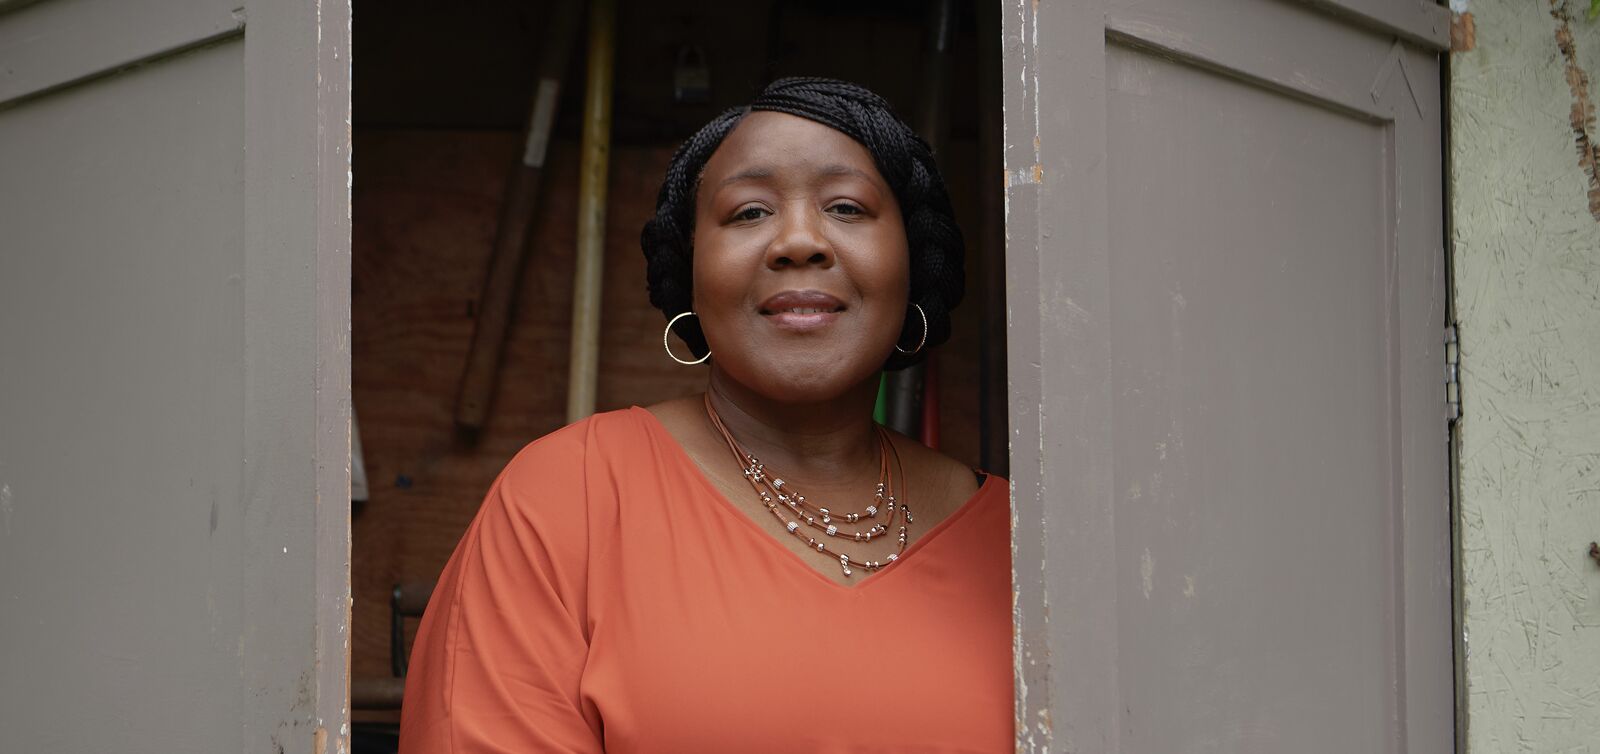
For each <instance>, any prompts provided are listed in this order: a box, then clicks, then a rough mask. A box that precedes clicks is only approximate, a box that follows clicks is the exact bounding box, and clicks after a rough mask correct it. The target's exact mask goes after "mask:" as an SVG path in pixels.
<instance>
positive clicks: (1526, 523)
mask: <svg viewBox="0 0 1600 754" xmlns="http://www.w3.org/2000/svg"><path fill="white" fill-rule="evenodd" d="M1462 5H1463V6H1464V5H1465V3H1464V2H1463V3H1462ZM1452 7H1454V3H1452ZM1587 7H1588V3H1587V2H1582V3H1580V2H1576V1H1572V2H1569V3H1567V5H1566V6H1565V8H1562V7H1561V6H1559V5H1558V6H1557V10H1558V11H1563V10H1564V13H1565V15H1566V16H1567V17H1568V18H1570V22H1569V23H1568V24H1567V26H1568V28H1569V29H1570V30H1571V33H1572V35H1573V43H1574V44H1573V46H1574V47H1575V48H1576V55H1575V62H1576V64H1577V67H1578V68H1580V69H1582V70H1583V71H1585V72H1587V75H1588V77H1589V82H1588V83H1589V94H1590V98H1591V100H1592V99H1593V98H1594V97H1595V96H1596V94H1597V93H1596V92H1595V91H1594V89H1595V86H1594V84H1595V81H1594V74H1595V73H1596V72H1600V22H1593V21H1589V20H1587V19H1586V18H1585V13H1586V11H1587ZM1472 13H1473V16H1474V17H1475V20H1476V25H1477V35H1476V48H1475V49H1473V50H1470V51H1466V52H1459V53H1455V54H1454V55H1453V58H1452V76H1451V89H1450V91H1451V118H1450V127H1451V141H1452V146H1451V160H1452V175H1451V190H1452V199H1451V201H1452V207H1453V219H1454V222H1453V241H1454V250H1453V254H1454V264H1455V282H1456V306H1457V318H1458V320H1459V322H1460V324H1461V354H1462V355H1461V362H1462V372H1461V384H1462V401H1463V408H1464V412H1463V413H1464V415H1463V419H1462V422H1461V425H1460V431H1461V447H1460V466H1461V476H1460V502H1459V505H1460V515H1461V525H1462V535H1461V536H1462V574H1463V579H1462V581H1463V583H1462V598H1463V605H1462V611H1463V622H1464V626H1463V630H1464V632H1465V633H1466V634H1467V635H1469V636H1470V637H1471V639H1472V642H1471V646H1470V651H1469V652H1468V655H1467V659H1466V667H1465V679H1466V694H1467V700H1466V707H1467V749H1468V751H1470V752H1473V753H1474V754H1476V753H1480V752H1482V753H1488V752H1523V751H1528V752H1534V751H1538V752H1544V751H1550V752H1556V751H1561V752H1566V751H1573V752H1577V751H1600V748H1596V747H1600V566H1597V564H1596V563H1595V562H1594V561H1593V560H1592V559H1590V557H1589V556H1588V549H1589V543H1590V542H1591V541H1594V540H1597V539H1600V221H1597V220H1596V218H1595V217H1594V216H1592V215H1591V214H1590V212H1589V211H1588V198H1587V192H1588V190H1589V185H1588V180H1589V179H1588V176H1587V175H1586V174H1585V172H1584V169H1583V168H1582V166H1581V165H1580V164H1579V149H1578V144H1577V141H1576V133H1575V131H1574V124H1573V120H1572V112H1573V103H1574V99H1575V97H1574V92H1573V87H1571V86H1569V78H1568V77H1569V74H1570V73H1571V72H1570V71H1569V69H1568V64H1567V61H1566V60H1565V59H1564V57H1563V54H1562V52H1561V51H1560V50H1559V49H1558V48H1557V37H1556V33H1557V30H1558V28H1559V27H1560V26H1561V20H1560V19H1559V18H1557V15H1559V13H1558V14H1556V15H1553V14H1552V5H1551V4H1550V1H1549V0H1537V1H1536V2H1527V1H1526V0H1522V1H1521V2H1510V1H1509V0H1494V1H1493V2H1490V1H1488V0H1478V1H1477V2H1474V3H1472Z"/></svg>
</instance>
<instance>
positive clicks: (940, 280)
mask: <svg viewBox="0 0 1600 754" xmlns="http://www.w3.org/2000/svg"><path fill="white" fill-rule="evenodd" d="M754 110H769V111H774V112H780V113H788V114H789V115H796V116H799V117H801V118H805V119H807V120H812V121H816V122H818V123H821V124H823V125H825V126H828V127H829V128H832V129H834V130H836V131H839V132H841V133H843V134H845V135H846V136H849V137H850V138H852V139H855V140H856V141H857V142H860V144H861V145H862V146H864V147H866V148H867V151H868V152H869V153H871V154H872V160H873V162H874V163H875V164H876V166H877V168H878V172H879V174H881V175H882V176H883V179H884V181H885V182H887V183H888V184H889V189H890V190H891V191H892V192H894V197H895V200H896V201H897V202H898V203H899V204H900V213H901V218H902V220H903V221H904V223H905V230H906V242H907V248H908V249H909V251H910V255H911V259H910V262H911V265H910V267H911V294H910V302H911V303H915V304H918V305H920V306H921V307H922V311H923V312H924V313H925V314H926V315H927V318H928V324H927V328H928V329H927V347H932V346H937V345H939V344H940V343H943V342H944V341H945V340H947V339H948V338H949V337H950V311H951V310H952V309H954V308H955V307H956V305H957V304H959V303H960V302H961V296H962V293H963V288H964V287H965V277H964V272H963V270H962V256H963V253H964V248H963V245H962V241H961V230H960V229H959V228H957V227H956V222H955V216H954V213H953V212H952V211H951V208H950V197H949V195H948V194H947V193H946V192H945V187H944V179H943V178H941V177H940V175H939V168H938V166H937V165H936V164H935V163H934V159H933V151H932V150H931V149H930V148H929V147H928V143H927V142H925V141H923V140H922V139H921V138H920V137H918V136H917V134H916V132H915V131H913V130H912V129H911V127H910V126H907V125H906V124H905V122H904V121H902V120H900V119H899V118H898V117H896V116H895V114H894V112H893V111H892V110H891V109H890V107H889V103H888V101H886V100H884V98H882V97H880V96H878V95H877V94H874V93H873V92H871V91H869V90H868V89H866V88H864V87H861V86H857V85H855V84H851V83H847V82H844V81H838V80H835V79H826V78H786V79H779V80H777V81H774V82H772V83H771V84H768V85H767V87H766V88H765V89H763V90H762V91H761V93H760V94H759V95H757V96H756V98H755V101H754V102H751V103H750V105H749V106H748V107H744V108H735V109H732V110H728V111H725V112H723V113H722V114H721V115H718V116H717V117H715V118H713V119H712V120H711V122H710V123H707V124H706V125H705V126H704V127H702V128H701V129H700V130H699V131H697V132H696V133H695V134H694V135H693V136H691V137H689V140H688V141H685V142H684V143H683V144H682V145H681V146H679V147H678V150H677V152H675V153H674V154H673V155H672V162H671V163H670V164H669V165H668V167H667V175H666V179H665V180H663V181H662V183H661V192H660V194H659V195H658V196H657V197H656V212H655V216H654V217H652V218H651V219H650V220H649V221H648V222H646V223H645V225H644V232H643V233H642V234H641V235H640V239H639V243H640V245H641V246H642V247H643V248H644V257H645V262H646V267H647V276H648V279H649V286H650V303H651V304H653V305H654V306H655V307H656V308H658V309H660V310H661V311H662V313H663V314H665V315H666V316H667V317H668V318H671V317H673V316H676V315H678V314H681V313H683V312H686V311H689V310H690V308H691V307H692V305H693V296H694V262H693V259H694V218H695V196H696V193H697V191H698V189H699V183H700V173H701V172H702V171H703V170H704V168H705V164H706V162H707V161H708V160H710V159H711V154H712V153H713V152H715V151H716V150H717V147H718V146H719V145H721V144H722V141H723V139H725V138H727V136H728V134H729V133H732V131H733V129H734V127H735V126H737V125H738V124H739V121H740V119H742V118H743V117H744V115H745V114H746V113H749V112H751V111H754ZM906 314H907V317H906V322H905V324H904V327H903V329H902V330H901V335H900V340H899V342H900V343H903V344H905V345H904V346H903V347H904V348H912V347H913V346H914V344H915V343H916V342H917V341H918V339H919V337H920V336H921V334H922V327H923V325H922V318H921V317H919V316H917V315H916V314H915V313H914V312H912V310H911V309H910V307H907V310H906ZM673 329H674V330H675V331H676V332H677V333H678V335H679V336H680V337H682V338H683V340H684V342H685V343H686V344H688V346H689V348H690V350H691V351H693V352H694V355H695V356H696V357H700V356H704V355H705V353H706V350H707V346H706V341H705V334H704V333H703V332H702V331H701V330H700V323H699V318H698V317H692V318H690V320H689V321H686V322H682V323H680V324H679V325H678V326H676V327H674V328H673ZM924 353H926V350H925V349H924V350H922V351H919V352H917V353H916V354H912V355H906V354H902V353H900V352H899V351H894V352H892V353H891V354H890V356H889V359H888V361H887V362H886V363H885V364H884V368H885V369H891V370H893V369H904V368H905V367H908V366H910V365H912V364H915V363H917V362H918V361H921V360H922V356H923V354H924Z"/></svg>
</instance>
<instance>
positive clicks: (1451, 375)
mask: <svg viewBox="0 0 1600 754" xmlns="http://www.w3.org/2000/svg"><path fill="white" fill-rule="evenodd" d="M1460 374H1461V346H1460V344H1459V343H1458V342H1457V341H1456V326H1455V325H1450V326H1448V327H1446V328H1445V329H1444V399H1445V403H1446V412H1447V416H1449V422H1450V423H1451V424H1455V423H1456V422H1457V421H1458V420H1460V419H1461V381H1460V380H1459V379H1458V376H1459V375H1460Z"/></svg>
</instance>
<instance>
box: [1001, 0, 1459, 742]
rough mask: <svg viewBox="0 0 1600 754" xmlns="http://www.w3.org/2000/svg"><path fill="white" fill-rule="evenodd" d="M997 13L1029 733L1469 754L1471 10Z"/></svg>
mask: <svg viewBox="0 0 1600 754" xmlns="http://www.w3.org/2000/svg"><path fill="white" fill-rule="evenodd" d="M1004 16H1005V18H1004V35H1005V39H1004V44H1005V122H1006V131H1007V136H1006V147H1005V148H1006V183H1007V188H1006V194H1007V202H1008V204H1007V207H1008V210H1007V217H1006V226H1007V232H1008V239H1009V241H1008V247H1007V265H1008V273H1007V274H1008V282H1009V287H1010V290H1009V294H1010V298H1009V300H1010V302H1011V304H1010V306H1011V325H1012V327H1011V330H1010V337H1009V349H1010V361H1009V366H1010V379H1011V389H1012V393H1011V411H1012V416H1011V426H1012V429H1013V436H1012V463H1011V469H1012V475H1013V484H1014V498H1013V505H1014V506H1015V512H1016V519H1015V520H1016V524H1015V531H1014V544H1015V549H1016V563H1015V565H1016V579H1015V583H1016V588H1017V621H1018V633H1017V644H1016V650H1017V669H1018V685H1017V697H1018V706H1017V723H1018V739H1019V750H1022V751H1039V752H1043V751H1051V752H1055V751H1070V752H1282V751H1295V752H1354V751H1360V752H1443V751H1448V750H1450V748H1451V746H1452V717H1453V709H1454V697H1453V689H1452V668H1451V660H1452V638H1451V617H1450V616H1451V613H1450V605H1451V602H1450V600H1451V597H1450V595H1451V590H1450V535H1449V531H1450V529H1449V496H1448V483H1447V479H1448V468H1447V465H1446V452H1445V451H1446V440H1447V438H1446V422H1447V418H1446V403H1445V396H1444V384H1443V379H1444V356H1443V333H1444V326H1445V308H1444V303H1445V289H1444V263H1445V255H1444V248H1443V214H1442V213H1443V210H1442V204H1441V196H1440V193H1441V164H1440V161H1441V157H1440V153H1441V150H1440V140H1441V128H1442V126H1441V115H1442V113H1441V107H1440V94H1439V86H1438V82H1439V69H1438V52H1439V50H1441V49H1442V48H1443V47H1444V46H1445V44H1446V41H1447V33H1448V19H1447V14H1446V13H1445V12H1444V11H1443V10H1442V9H1440V8H1439V7H1437V6H1435V5H1432V4H1429V3H1424V2H1420V1H1419V0H1394V1H1393V2H1380V1H1379V0H1319V1H1317V2H1303V3H1302V2H1287V1H1284V0H1082V1H1080V2H1073V3H1012V4H1007V6H1006V10H1005V11H1004Z"/></svg>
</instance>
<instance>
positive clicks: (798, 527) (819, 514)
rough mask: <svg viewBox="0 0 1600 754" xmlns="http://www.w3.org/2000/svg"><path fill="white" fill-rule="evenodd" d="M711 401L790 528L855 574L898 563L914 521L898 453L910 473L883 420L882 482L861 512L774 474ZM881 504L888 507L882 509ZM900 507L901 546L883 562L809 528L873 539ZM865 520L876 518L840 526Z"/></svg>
mask: <svg viewBox="0 0 1600 754" xmlns="http://www.w3.org/2000/svg"><path fill="white" fill-rule="evenodd" d="M705 404H706V415H707V416H710V417H711V424H712V425H713V426H715V427H716V428H717V431H718V432H720V433H722V439H723V440H726V441H727V443H728V449H729V450H731V451H732V452H733V457H734V459H735V460H737V461H738V462H739V466H740V467H741V468H742V469H744V478H745V481H747V482H749V483H750V486H751V487H752V488H754V489H755V491H756V494H757V495H759V496H760V497H761V503H762V504H763V505H765V506H766V507H767V511H768V512H769V513H771V514H772V515H773V516H774V517H776V518H777V519H778V520H779V521H780V522H782V523H783V528H784V529H785V530H787V531H788V532H789V533H790V534H793V535H794V536H796V537H798V538H800V539H803V540H805V541H806V544H807V545H808V546H810V547H812V548H815V549H816V551H817V552H820V553H822V554H824V555H827V556H828V557H830V558H831V557H834V556H835V555H837V557H838V560H839V567H840V568H841V569H843V570H844V575H845V576H849V575H850V574H851V573H853V571H851V569H850V566H855V567H857V568H865V569H867V570H868V571H876V570H878V569H879V568H882V567H884V566H886V565H888V564H890V563H893V562H894V561H895V560H897V559H899V557H900V554H901V553H904V552H905V551H906V525H907V524H910V523H912V520H911V509H910V508H908V507H906V504H905V503H903V502H899V501H898V500H896V499H895V495H894V493H895V487H894V475H893V474H892V473H890V467H891V464H890V462H889V459H890V457H891V456H893V458H894V463H893V466H894V467H895V468H896V469H898V470H899V473H900V475H901V476H904V475H905V470H904V469H903V468H900V453H899V451H897V450H895V449H894V443H892V442H890V440H889V433H888V431H886V430H885V429H884V428H883V427H880V426H878V425H877V424H874V425H872V426H873V428H874V429H876V430H877V435H878V486H877V488H876V489H875V490H874V491H873V494H872V504H871V505H868V506H867V507H866V509H865V510H862V511H859V512H846V513H840V512H838V511H836V510H833V509H830V508H824V507H822V506H820V505H817V504H815V503H812V502H810V501H808V500H806V496H805V495H802V494H799V493H797V492H795V491H794V489H793V488H792V487H791V486H790V485H789V484H788V483H787V482H784V481H783V480H782V479H780V478H778V477H776V476H772V475H770V474H768V473H767V468H766V465H765V464H763V463H761V461H760V460H758V459H757V458H756V457H755V456H753V455H751V454H750V453H748V452H746V451H745V449H744V448H743V447H742V446H741V445H739V441H737V440H735V439H733V434H732V433H731V432H729V431H728V428H727V427H726V426H724V425H723V423H722V417H720V416H718V415H717V410H716V409H715V408H713V407H712V406H711V396H710V394H707V395H706V396H705ZM879 506H882V507H881V508H880V507H879ZM897 511H898V514H899V515H900V516H903V517H904V519H905V522H904V523H902V524H900V533H899V545H900V547H899V550H898V551H896V552H893V553H890V554H889V556H888V558H887V559H885V560H881V561H879V560H861V559H858V558H853V557H851V556H849V555H847V554H845V553H843V552H839V551H838V550H832V551H831V552H830V548H829V547H828V544H827V542H826V541H824V540H819V539H817V538H816V537H814V536H812V535H811V534H810V533H809V532H808V531H806V530H807V529H818V530H821V531H822V533H823V536H824V537H831V538H834V539H845V540H850V541H854V542H870V541H872V540H873V539H876V538H878V537H881V536H884V535H886V534H887V533H888V531H889V528H890V527H891V526H893V525H894V521H895V516H896V512H897ZM880 512H882V513H883V514H884V516H885V517H886V520H885V521H882V522H877V521H876V519H877V517H878V514H879V513H880ZM789 514H793V516H794V518H789V517H788V516H789ZM862 519H873V520H874V523H872V524H870V525H869V526H867V527H866V528H865V529H860V528H857V529H855V530H853V531H847V530H845V529H841V528H840V527H839V522H843V523H845V524H856V523H859V522H861V521H862Z"/></svg>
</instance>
